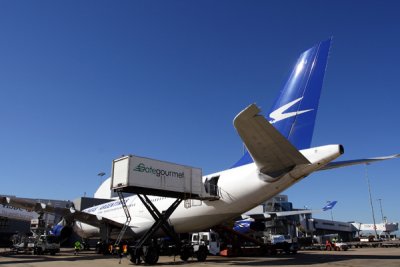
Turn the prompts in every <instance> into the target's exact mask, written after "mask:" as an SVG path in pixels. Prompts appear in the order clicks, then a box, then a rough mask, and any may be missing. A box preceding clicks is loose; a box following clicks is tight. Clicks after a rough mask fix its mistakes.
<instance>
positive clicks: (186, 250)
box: [180, 245, 193, 261]
mask: <svg viewBox="0 0 400 267" xmlns="http://www.w3.org/2000/svg"><path fill="white" fill-rule="evenodd" d="M192 251H193V250H192V249H191V247H190V246H187V245H186V246H182V248H181V257H180V258H181V260H183V261H187V260H188V259H189V258H190V256H191V255H193V254H192Z"/></svg>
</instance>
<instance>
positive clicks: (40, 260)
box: [0, 248, 400, 267]
mask: <svg viewBox="0 0 400 267" xmlns="http://www.w3.org/2000/svg"><path fill="white" fill-rule="evenodd" d="M133 265H134V264H132V263H131V262H130V261H129V259H128V258H126V257H123V258H121V259H120V258H118V257H115V256H103V255H98V254H95V253H94V252H93V251H85V252H80V253H79V254H78V255H74V252H73V250H70V249H63V250H62V251H61V252H60V253H59V254H57V255H56V256H50V255H44V256H37V255H24V254H10V253H8V251H7V250H4V249H0V266H5V267H7V266H13V267H25V266H29V267H36V266H49V267H50V266H57V267H73V266H83V267H84V266H88V267H89V266H95V267H111V266H113V267H115V266H133ZM156 265H157V266H173V265H178V266H182V267H184V266H188V267H198V266H202V267H204V266H240V267H246V266H271V267H273V266H291V267H296V266H302V267H304V266H312V267H322V266H323V267H327V266H336V267H343V266H344V267H366V266H374V267H377V266H379V267H383V266H385V267H387V266H388V267H392V266H393V267H399V266H400V248H359V249H350V250H348V251H299V252H298V254H295V255H286V254H282V255H277V256H268V257H232V258H229V257H219V256H209V257H208V258H207V260H206V261H205V262H197V260H196V259H189V261H188V262H183V261H181V260H180V259H179V257H176V258H175V259H174V257H168V256H161V257H160V259H159V261H158V263H157V264H156ZM142 266H145V265H143V264H142Z"/></svg>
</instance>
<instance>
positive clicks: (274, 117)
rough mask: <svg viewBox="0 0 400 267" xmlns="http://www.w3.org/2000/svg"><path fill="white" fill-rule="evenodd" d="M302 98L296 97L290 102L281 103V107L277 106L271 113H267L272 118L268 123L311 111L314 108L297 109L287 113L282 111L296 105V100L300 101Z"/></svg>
mask: <svg viewBox="0 0 400 267" xmlns="http://www.w3.org/2000/svg"><path fill="white" fill-rule="evenodd" d="M302 99H303V97H300V98H297V99H295V100H293V101H292V102H289V103H287V104H286V105H283V106H282V107H280V108H278V109H277V110H275V111H273V112H271V114H269V117H270V118H272V120H270V121H269V122H270V123H275V122H278V121H281V120H284V119H287V118H291V117H294V116H297V115H300V114H303V113H306V112H309V111H312V110H314V109H306V110H298V111H295V112H288V113H284V112H285V111H287V110H288V109H290V108H291V107H292V106H294V105H296V103H297V102H299V101H301V100H302Z"/></svg>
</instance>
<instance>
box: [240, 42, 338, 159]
mask: <svg viewBox="0 0 400 267" xmlns="http://www.w3.org/2000/svg"><path fill="white" fill-rule="evenodd" d="M331 41H332V39H331V38H330V39H328V40H326V41H323V42H320V43H318V44H317V45H315V46H314V47H312V48H310V49H308V50H307V51H305V52H303V53H302V54H301V55H300V57H299V59H298V60H297V62H296V65H295V66H294V68H293V70H292V73H291V74H290V77H289V79H288V81H287V82H286V84H285V86H284V87H283V89H282V91H281V92H280V94H279V97H278V98H277V100H276V102H275V104H274V105H273V107H272V109H271V111H270V113H269V115H268V116H267V120H269V122H270V123H271V124H272V125H274V126H275V128H276V129H277V130H278V131H279V132H280V133H281V134H282V135H283V136H285V137H286V138H287V139H288V140H289V141H290V142H291V143H292V144H293V145H294V146H295V147H296V148H297V149H299V150H300V149H305V148H309V147H310V145H311V139H312V135H313V131H314V124H315V119H316V115H317V111H318V103H319V98H320V95H321V89H322V82H323V79H324V74H325V69H326V65H327V61H328V55H329V48H330V45H331ZM251 162H253V159H252V158H251V156H250V155H249V153H247V152H246V153H245V154H244V155H243V157H242V158H241V159H240V160H239V161H238V162H237V163H236V164H235V165H234V166H233V167H238V166H241V165H245V164H248V163H251Z"/></svg>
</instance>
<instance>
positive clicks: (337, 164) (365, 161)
mask: <svg viewBox="0 0 400 267" xmlns="http://www.w3.org/2000/svg"><path fill="white" fill-rule="evenodd" d="M395 158H400V154H395V155H391V156H384V157H376V158H367V159H353V160H345V161H334V162H330V163H328V164H327V165H325V166H324V167H322V168H321V169H320V170H329V169H335V168H341V167H346V166H351V165H358V164H369V163H374V162H377V161H382V160H388V159H395Z"/></svg>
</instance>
